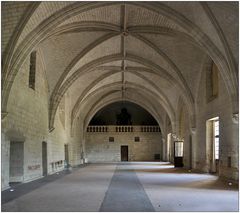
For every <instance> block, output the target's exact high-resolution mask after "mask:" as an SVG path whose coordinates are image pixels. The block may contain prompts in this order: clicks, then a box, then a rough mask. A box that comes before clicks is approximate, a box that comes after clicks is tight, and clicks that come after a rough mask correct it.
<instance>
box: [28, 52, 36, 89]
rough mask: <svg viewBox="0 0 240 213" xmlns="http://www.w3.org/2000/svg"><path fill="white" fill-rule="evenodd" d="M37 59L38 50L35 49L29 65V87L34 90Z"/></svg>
mask: <svg viewBox="0 0 240 213" xmlns="http://www.w3.org/2000/svg"><path fill="white" fill-rule="evenodd" d="M36 59H37V52H36V51H34V52H32V53H31V55H30V67H29V88H31V89H33V90H35V77H36Z"/></svg>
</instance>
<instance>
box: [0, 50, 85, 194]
mask: <svg viewBox="0 0 240 213" xmlns="http://www.w3.org/2000/svg"><path fill="white" fill-rule="evenodd" d="M29 61H30V60H28V59H27V60H26V61H25V63H24V64H23V66H22V67H21V69H20V70H19V72H18V74H17V76H16V78H15V81H14V84H13V87H12V90H11V93H10V97H9V103H8V109H7V112H8V114H7V115H6V117H5V118H4V119H3V120H2V133H1V136H2V144H1V145H2V159H1V163H2V190H4V189H6V188H8V187H9V181H10V180H9V169H10V165H9V160H10V143H11V141H13V142H24V159H23V161H24V168H23V177H22V180H23V182H28V181H31V180H34V179H37V178H40V177H42V175H43V173H42V172H43V171H42V142H43V141H45V142H46V143H47V156H48V157H47V161H48V174H51V173H55V172H57V171H60V170H62V169H64V159H65V156H64V144H69V154H70V156H71V153H72V150H73V149H75V147H76V146H80V145H79V144H80V141H79V138H77V136H76V137H71V136H70V125H69V124H70V122H69V116H68V114H69V111H68V110H69V109H68V108H69V106H68V100H65V101H66V105H65V110H64V112H61V113H59V110H58V111H57V114H56V120H55V129H54V130H53V131H52V132H51V133H50V132H49V130H48V97H49V94H48V85H47V81H46V76H45V71H44V65H43V63H42V61H41V57H40V55H39V53H38V54H37V67H36V85H35V90H33V89H31V88H29V87H28V80H29ZM63 113H65V114H66V115H65V117H66V119H65V125H63V123H62V121H61V119H60V114H61V116H62V114H63ZM70 163H72V164H73V165H75V164H78V163H79V160H78V161H76V160H75V161H74V160H71V162H70Z"/></svg>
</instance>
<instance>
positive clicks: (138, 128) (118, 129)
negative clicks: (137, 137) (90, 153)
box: [87, 125, 161, 132]
mask: <svg viewBox="0 0 240 213" xmlns="http://www.w3.org/2000/svg"><path fill="white" fill-rule="evenodd" d="M87 132H161V129H160V127H159V126H114V125H109V126H88V127H87Z"/></svg>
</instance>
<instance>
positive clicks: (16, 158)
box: [9, 141, 24, 183]
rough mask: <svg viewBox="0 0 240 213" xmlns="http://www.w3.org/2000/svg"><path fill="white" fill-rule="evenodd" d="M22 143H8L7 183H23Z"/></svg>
mask: <svg viewBox="0 0 240 213" xmlns="http://www.w3.org/2000/svg"><path fill="white" fill-rule="evenodd" d="M23 161H24V143H23V142H13V141H11V142H10V165H9V182H10V183H16V182H22V181H23Z"/></svg>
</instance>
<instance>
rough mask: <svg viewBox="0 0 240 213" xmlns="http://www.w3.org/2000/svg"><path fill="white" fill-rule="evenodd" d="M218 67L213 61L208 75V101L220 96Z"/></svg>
mask: <svg viewBox="0 0 240 213" xmlns="http://www.w3.org/2000/svg"><path fill="white" fill-rule="evenodd" d="M218 75H219V71H218V67H217V65H216V64H215V63H214V62H212V65H211V66H210V67H209V70H208V71H207V75H206V82H207V85H206V95H207V102H210V101H212V100H213V99H215V98H216V97H217V96H218V78H219V77H218Z"/></svg>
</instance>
